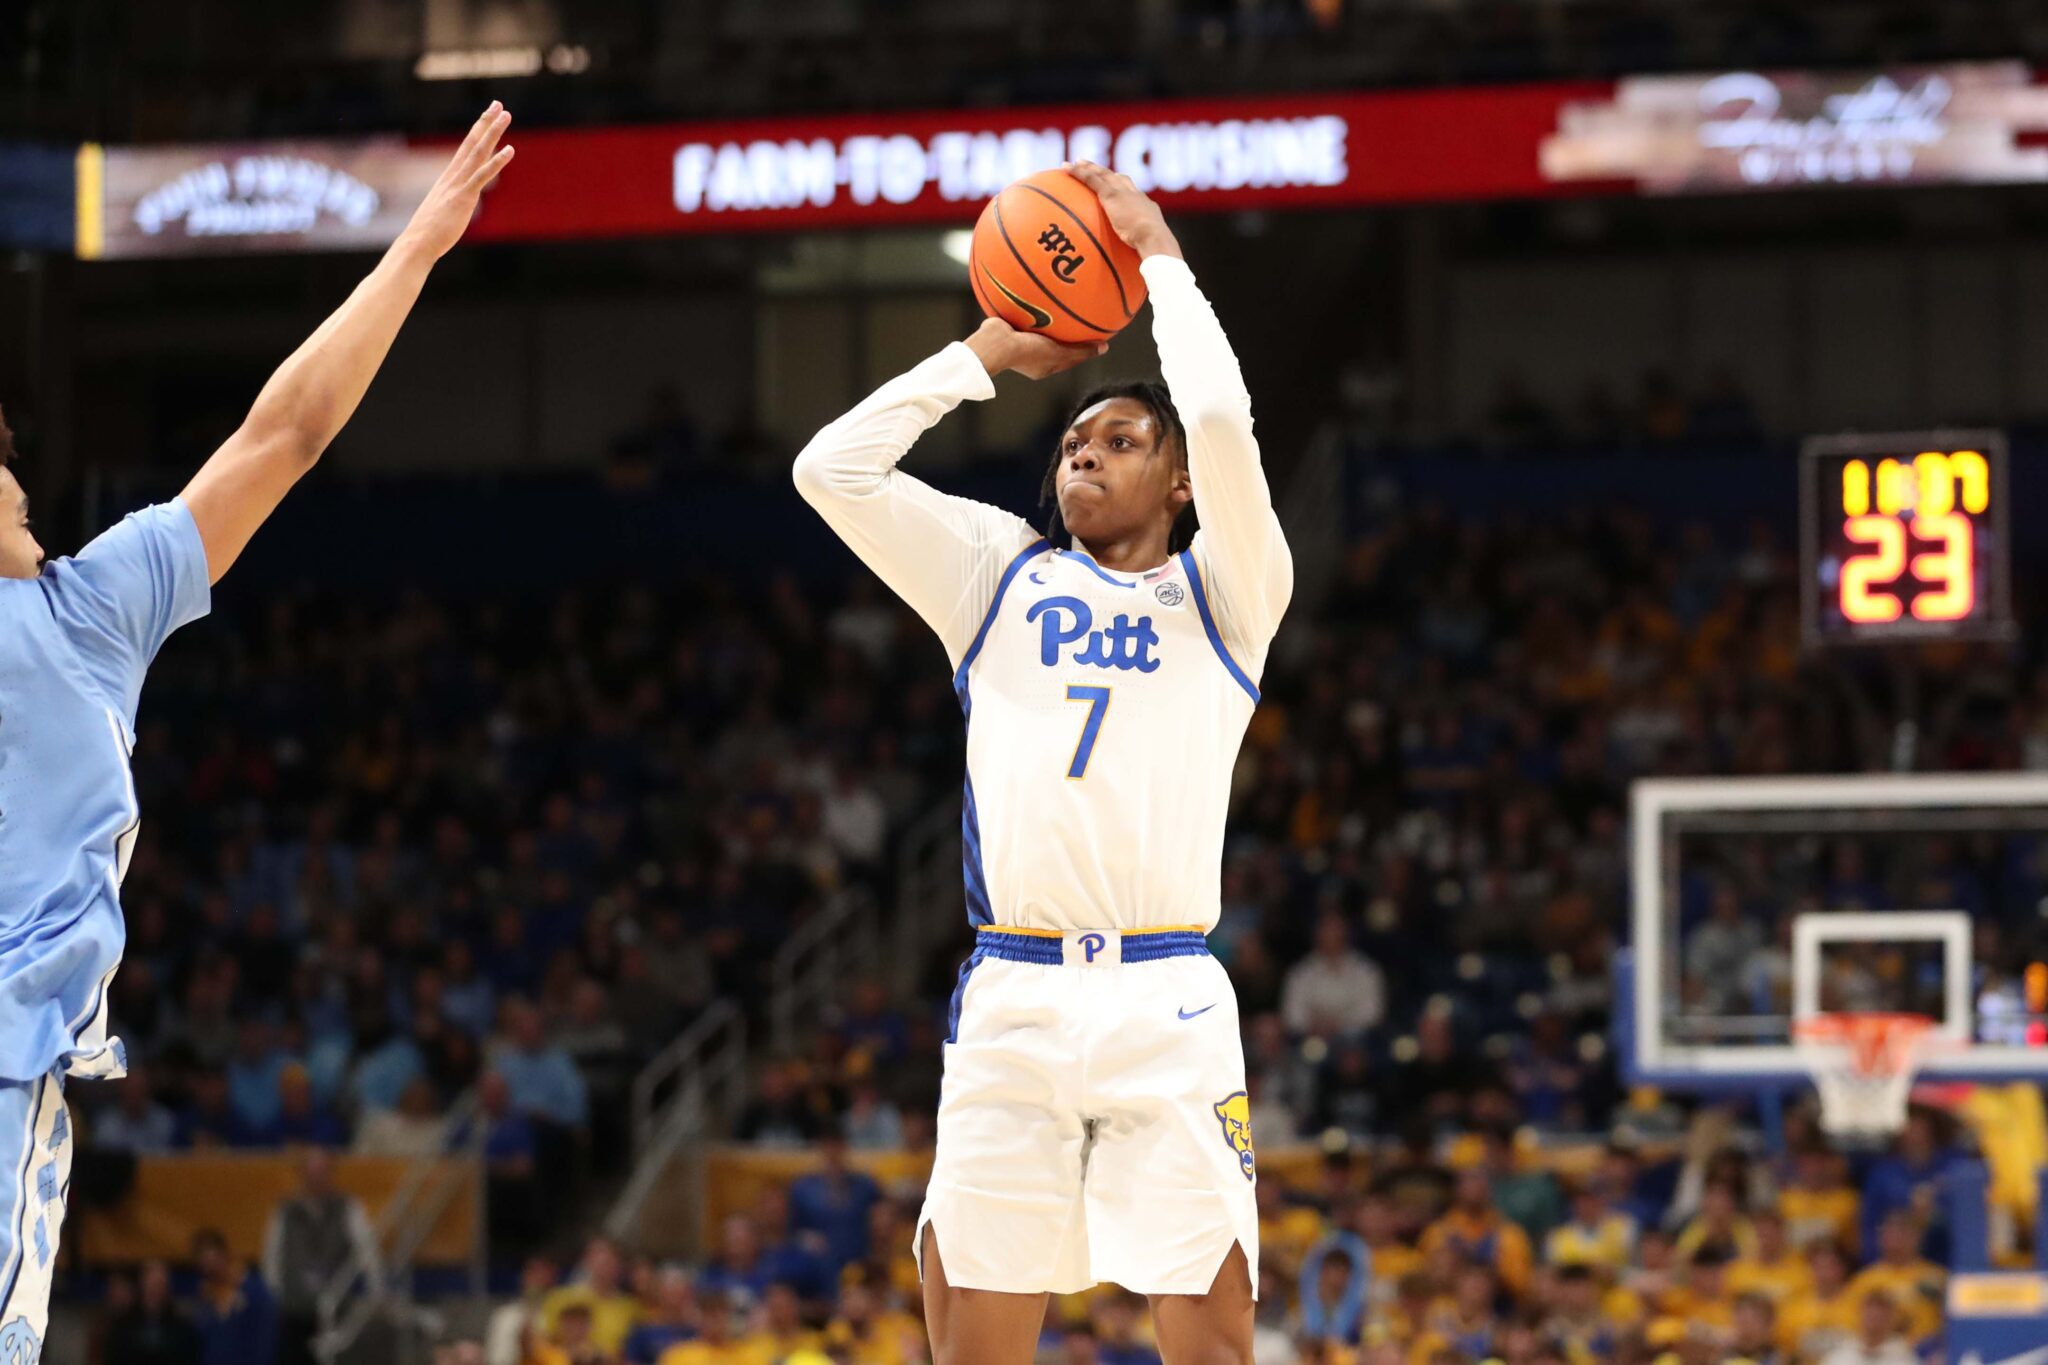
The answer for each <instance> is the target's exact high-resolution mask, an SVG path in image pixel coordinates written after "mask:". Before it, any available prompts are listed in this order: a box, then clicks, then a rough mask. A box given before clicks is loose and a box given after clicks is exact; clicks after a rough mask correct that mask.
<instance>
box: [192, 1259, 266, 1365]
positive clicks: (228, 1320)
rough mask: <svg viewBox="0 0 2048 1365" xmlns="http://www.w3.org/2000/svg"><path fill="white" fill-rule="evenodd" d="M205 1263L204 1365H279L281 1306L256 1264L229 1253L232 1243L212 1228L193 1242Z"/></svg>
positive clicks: (199, 1320)
mask: <svg viewBox="0 0 2048 1365" xmlns="http://www.w3.org/2000/svg"><path fill="white" fill-rule="evenodd" d="M192 1259H193V1260H195V1261H197V1262H198V1263H199V1307H198V1311H197V1312H195V1313H194V1314H193V1325H194V1326H196V1327H197V1328H198V1329H199V1362H200V1365H276V1361H277V1302H276V1300H274V1299H272V1298H271V1296H270V1290H269V1288H268V1287H266V1286H265V1285H264V1283H263V1277H262V1276H261V1275H259V1274H257V1273H256V1270H255V1268H254V1267H253V1266H246V1265H242V1264H240V1263H239V1262H237V1261H236V1260H235V1259H234V1258H233V1257H231V1256H229V1255H228V1244H227V1239H226V1238H224V1237H222V1236H221V1235H220V1234H219V1233H218V1232H216V1231H214V1230H213V1229H212V1228H206V1229H203V1230H201V1231H200V1232H198V1233H196V1234H195V1235H194V1236H193V1238H192Z"/></svg>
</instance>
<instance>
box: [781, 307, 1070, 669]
mask: <svg viewBox="0 0 2048 1365" xmlns="http://www.w3.org/2000/svg"><path fill="white" fill-rule="evenodd" d="M994 394H995V384H994V382H993V381H991V380H990V378H989V375H988V371H987V370H985V369H983V368H982V364H981V361H980V360H979V359H978V358H977V357H976V356H975V354H974V352H973V351H970V350H969V349H968V348H967V347H966V346H965V345H964V344H962V343H960V342H955V343H953V344H952V345H950V346H948V347H947V348H946V349H945V350H943V351H940V352H939V353H938V354H937V355H935V356H932V357H931V358H930V359H928V360H926V361H924V362H923V363H921V364H919V365H918V366H917V367H916V368H915V369H912V370H910V371H908V372H907V373H905V374H901V375H898V376H897V377H896V378H894V379H892V380H890V381H889V382H888V383H886V384H884V385H883V386H882V387H881V388H879V389H877V390H875V392H873V393H872V394H870V395H868V397H867V398H866V399H864V400H863V401H862V402H861V403H860V405H859V406H857V407H855V408H854V409H853V410H852V411H851V412H849V413H847V414H846V415H845V416H844V417H841V418H840V419H839V420H838V421H836V422H833V423H832V424H831V425H829V426H827V427H825V428H824V429H823V430H822V431H820V432H819V433H818V434H817V435H816V436H814V437H812V438H811V443H810V444H809V445H807V446H805V447H804V450H803V453H802V454H800V455H798V456H797V457H796V468H795V470H794V471H793V473H794V477H795V480H796V486H797V490H798V491H799V492H801V493H802V494H803V496H804V500H805V501H806V502H808V503H810V505H811V506H812V507H814V508H816V509H817V511H818V515H820V516H822V517H823V518H824V519H825V522H826V524H827V525H829V526H830V527H831V528H832V529H833V531H834V532H836V533H837V534H838V536H839V538H840V539H841V540H843V541H845V542H846V544H847V547H848V548H849V549H851V550H852V551H853V552H854V553H855V554H856V555H858V556H860V559H861V562H862V563H864V564H866V565H867V566H868V567H869V568H870V569H873V570H874V571H875V575H876V576H877V577H878V578H880V579H881V580H882V581H883V582H884V583H886V584H888V585H889V588H890V589H891V590H892V591H893V592H895V593H896V595H897V596H899V597H901V598H902V599H903V600H904V601H905V602H907V603H909V604H910V606H911V608H912V609H913V610H914V611H916V612H917V614H918V615H919V616H921V617H923V618H924V620H925V623H926V624H927V625H929V626H930V627H931V628H932V629H933V630H934V631H936V632H937V633H938V636H939V639H940V640H941V641H942V642H943V643H944V644H945V646H946V654H947V657H948V658H950V659H951V660H952V661H953V662H954V663H955V664H956V665H957V664H958V663H959V661H960V657H961V655H962V654H964V653H965V652H966V650H967V647H968V645H969V644H970V643H971V642H972V641H973V639H974V634H975V632H976V631H977V630H979V629H980V627H981V619H982V617H983V616H984V615H985V614H986V613H987V611H988V606H989V603H990V602H991V601H993V600H994V598H995V590H996V584H997V582H998V580H1000V579H1001V577H1002V573H1003V570H1004V568H1005V567H1007V566H1008V564H1009V563H1010V561H1011V560H1012V559H1014V558H1016V556H1017V555H1018V554H1019V553H1020V552H1022V551H1023V550H1024V549H1025V548H1027V547H1028V546H1030V545H1031V544H1032V543H1033V542H1035V541H1036V540H1037V539H1038V534H1037V532H1035V531H1033V530H1032V529H1031V526H1030V525H1029V523H1027V522H1025V521H1024V520H1023V519H1022V518H1020V517H1017V516H1014V515H1012V514H1011V513H1008V512H1005V511H1003V510H1001V509H1000V508H996V507H990V506H988V505H987V504H985V503H979V502H975V501H973V500H972V499H969V498H958V497H954V496H952V495H951V494H947V493H941V492H939V491H938V490H937V489H936V488H933V487H932V486H931V485H930V484H927V483H925V482H924V481H923V480H921V479H917V478H914V477H912V476H911V475H909V474H906V473H904V472H903V471H902V470H900V469H898V468H897V467H896V465H897V462H898V461H899V460H901V459H902V458H903V456H904V454H905V453H906V452H908V451H909V449H910V447H911V446H912V445H914V444H915V443H916V441H917V438H918V437H919V436H922V435H923V434H924V433H925V432H926V431H927V430H929V429H930V428H931V427H932V426H933V424H935V423H936V422H937V421H938V420H939V419H940V418H941V417H943V416H945V415H946V414H947V413H949V412H951V411H952V410H953V409H954V408H955V407H957V406H958V405H959V404H960V403H961V402H962V401H964V400H967V399H977V400H979V399H986V398H990V397H993V396H994Z"/></svg>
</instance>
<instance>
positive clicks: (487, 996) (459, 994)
mask: <svg viewBox="0 0 2048 1365" xmlns="http://www.w3.org/2000/svg"><path fill="white" fill-rule="evenodd" d="M496 1008H497V1000H496V996H495V995H494V994H493V992H492V990H491V983H490V982H489V981H487V980H485V979H484V977H483V975H482V974H481V973H480V972H478V971H477V969H476V952H475V950H474V949H472V948H471V947H470V946H469V943H468V941H467V940H464V939H459V938H457V939H450V940H449V942H448V946H447V947H446V948H444V949H443V950H442V953H441V1012H442V1013H443V1014H444V1015H446V1016H447V1018H448V1022H449V1023H451V1024H453V1025H455V1027H457V1028H459V1029H461V1030H462V1031H463V1032H464V1033H467V1034H468V1035H469V1036H470V1037H472V1038H482V1037H484V1036H485V1035H487V1034H488V1033H490V1031H491V1019H492V1017H493V1015H494V1012H495V1010H496Z"/></svg>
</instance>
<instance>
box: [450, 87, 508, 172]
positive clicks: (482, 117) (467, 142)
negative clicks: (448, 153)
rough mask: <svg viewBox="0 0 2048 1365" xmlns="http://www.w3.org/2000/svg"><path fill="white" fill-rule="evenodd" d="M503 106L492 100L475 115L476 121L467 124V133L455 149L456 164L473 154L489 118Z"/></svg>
mask: <svg viewBox="0 0 2048 1365" xmlns="http://www.w3.org/2000/svg"><path fill="white" fill-rule="evenodd" d="M504 107H505V106H504V105H502V104H500V103H498V101H496V100H492V101H491V105H490V108H488V109H486V110H484V111H483V112H482V113H481V114H478V115H477V116H476V122H475V123H472V124H470V125H469V133H468V134H467V135H466V136H465V137H464V138H463V139H462V145H461V146H460V147H457V148H456V149H455V158H454V159H455V162H456V164H457V165H461V164H463V163H465V162H467V161H468V160H469V159H470V157H471V156H473V155H474V154H475V152H476V148H477V144H478V143H479V142H481V141H482V140H483V137H484V132H485V130H486V129H488V128H489V127H490V126H491V120H492V119H494V118H496V117H497V116H498V111H499V110H500V109H502V108H504Z"/></svg>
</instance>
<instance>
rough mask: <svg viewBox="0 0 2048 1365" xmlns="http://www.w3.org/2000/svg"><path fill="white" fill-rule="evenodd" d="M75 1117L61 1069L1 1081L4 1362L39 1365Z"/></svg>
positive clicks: (0, 1353) (0, 1358) (0, 1340)
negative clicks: (66, 1101)
mask: <svg viewBox="0 0 2048 1365" xmlns="http://www.w3.org/2000/svg"><path fill="white" fill-rule="evenodd" d="M74 1145H75V1144H73V1142H72V1141H71V1116H70V1114H69V1112H68V1111H67V1110H66V1109H65V1107H64V1082H63V1079H62V1078H61V1077H60V1076H58V1075H57V1073H55V1072H51V1073H50V1074H49V1075H47V1076H43V1077H41V1078H40V1079H38V1080H34V1081H29V1082H26V1083H22V1082H16V1081H0V1362H4V1365H36V1361H37V1360H38V1359H40V1358H41V1356H42V1350H43V1336H44V1334H45V1333H46V1332H47V1331H48V1330H49V1325H50V1278H51V1275H52V1274H53V1272H54V1271H55V1269H56V1261H57V1234H58V1233H59V1232H60V1231H62V1229H63V1227H64V1205H65V1200H66V1198H67V1196H69V1194H70V1192H71V1149H72V1147H73V1146H74Z"/></svg>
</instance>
